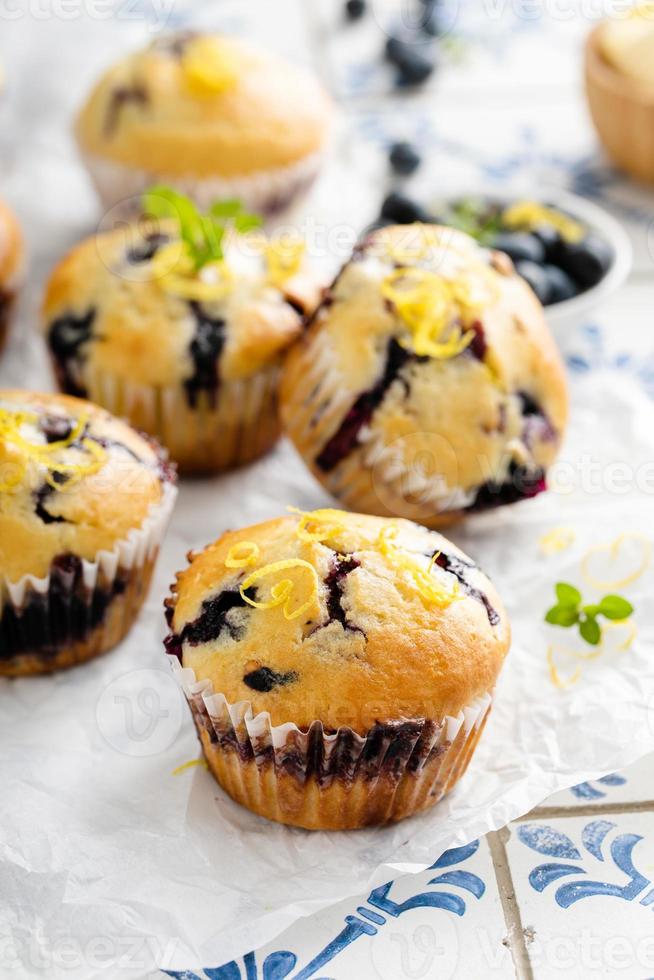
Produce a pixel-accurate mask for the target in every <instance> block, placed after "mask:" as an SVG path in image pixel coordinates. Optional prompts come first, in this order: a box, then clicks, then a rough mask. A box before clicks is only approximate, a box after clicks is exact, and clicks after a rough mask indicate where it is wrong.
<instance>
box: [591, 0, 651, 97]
mask: <svg viewBox="0 0 654 980" xmlns="http://www.w3.org/2000/svg"><path fill="white" fill-rule="evenodd" d="M598 41H599V48H600V51H601V53H602V55H603V57H604V59H605V60H606V61H607V62H608V63H609V64H610V65H611V66H612V67H613V68H615V69H616V70H617V71H619V72H620V74H621V75H624V76H625V78H628V79H631V80H632V81H635V82H640V83H643V84H644V85H648V86H650V85H654V3H643V4H637V5H636V6H635V7H633V8H632V9H631V10H629V11H628V12H627V16H626V17H621V18H620V19H614V18H608V19H607V20H605V21H604V22H603V23H602V25H601V27H600V29H599V31H598Z"/></svg>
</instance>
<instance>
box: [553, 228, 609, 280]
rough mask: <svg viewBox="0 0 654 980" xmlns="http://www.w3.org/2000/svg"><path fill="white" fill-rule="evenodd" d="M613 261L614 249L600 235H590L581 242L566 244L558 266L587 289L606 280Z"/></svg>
mask: <svg viewBox="0 0 654 980" xmlns="http://www.w3.org/2000/svg"><path fill="white" fill-rule="evenodd" d="M612 261H613V249H612V248H611V246H610V245H609V243H608V242H606V241H604V239H603V238H600V237H599V235H594V234H590V235H587V236H586V237H585V238H583V239H582V240H581V241H580V242H566V243H565V245H564V247H563V248H562V249H561V256H560V259H559V261H558V263H557V264H558V265H560V266H561V268H562V269H564V270H565V271H566V272H567V273H568V274H569V275H571V276H572V278H573V279H574V280H575V281H576V282H578V283H579V284H580V285H581V286H585V287H586V288H587V289H588V288H590V287H591V286H595V285H597V283H598V282H599V281H600V280H601V279H603V278H604V276H605V275H606V273H607V271H608V269H609V267H610V265H611V263H612Z"/></svg>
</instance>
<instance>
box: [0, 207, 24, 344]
mask: <svg viewBox="0 0 654 980" xmlns="http://www.w3.org/2000/svg"><path fill="white" fill-rule="evenodd" d="M22 270H23V238H22V235H21V233H20V228H19V226H18V222H17V221H16V218H15V216H14V214H13V213H12V212H11V211H10V210H9V208H8V207H7V205H6V204H3V202H2V201H0V349H1V348H2V346H3V345H4V342H5V340H6V338H7V331H8V329H9V318H10V315H11V310H12V307H13V305H14V300H15V298H16V292H17V290H18V288H19V286H20V280H21V277H22Z"/></svg>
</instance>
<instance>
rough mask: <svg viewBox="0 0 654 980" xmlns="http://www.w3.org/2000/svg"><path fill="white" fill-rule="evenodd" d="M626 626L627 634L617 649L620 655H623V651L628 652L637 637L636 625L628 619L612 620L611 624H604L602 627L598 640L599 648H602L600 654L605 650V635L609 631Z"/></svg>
mask: <svg viewBox="0 0 654 980" xmlns="http://www.w3.org/2000/svg"><path fill="white" fill-rule="evenodd" d="M627 625H628V626H629V632H628V633H627V635H626V637H625V638H624V640H622V642H621V643H619V644H618V648H617V649H618V650H619V651H620V653H624V651H625V650H628V649H629V647H630V646H631V644H632V643H633V642H634V640H635V639H636V637H637V636H638V629H637V627H636V624H635V623H632V622H631V620H630V619H614V620H613V621H612V622H609V623H604V625H603V626H602V638H601V640H600V646H601V647H602V652H603V651H604V649H605V647H604V638H605V635H606V633H608V632H610V631H611V630H615V629H620V628H621V627H623V626H627Z"/></svg>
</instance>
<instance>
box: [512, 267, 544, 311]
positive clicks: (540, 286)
mask: <svg viewBox="0 0 654 980" xmlns="http://www.w3.org/2000/svg"><path fill="white" fill-rule="evenodd" d="M515 268H516V272H517V273H518V275H519V276H522V278H523V279H524V280H526V282H527V283H529V285H530V286H531V288H532V289H533V291H534V292H535V293H536V296H537V297H538V299H539V300H540V301H541V303H542V304H543V306H546V305H547V304H548V303H549V301H550V292H551V285H550V280H549V277H548V275H547V273H546V272H545V270H544V269H543V267H542V265H538V264H537V263H536V262H531V261H530V260H529V259H522V261H520V262H516V266H515Z"/></svg>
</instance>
